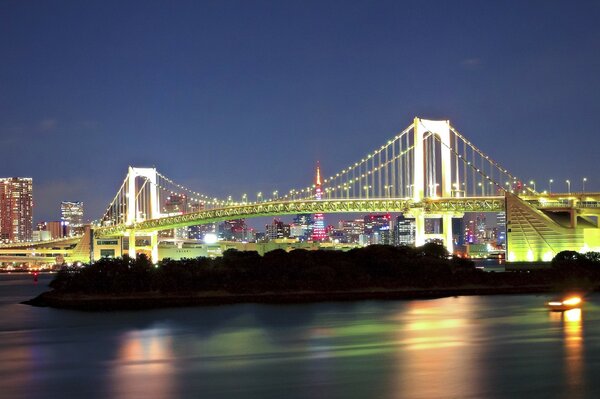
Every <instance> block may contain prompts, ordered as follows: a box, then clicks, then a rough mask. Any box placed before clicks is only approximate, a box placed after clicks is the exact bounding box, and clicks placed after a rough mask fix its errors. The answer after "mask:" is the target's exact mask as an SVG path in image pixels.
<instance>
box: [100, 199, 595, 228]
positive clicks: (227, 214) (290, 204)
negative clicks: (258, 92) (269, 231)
mask: <svg viewBox="0 0 600 399" xmlns="http://www.w3.org/2000/svg"><path fill="white" fill-rule="evenodd" d="M519 197H520V198H521V199H523V200H524V201H526V202H528V203H529V204H531V205H533V206H534V207H535V208H537V209H542V210H553V211H559V210H573V209H579V210H581V209H585V213H586V214H588V215H600V193H585V194H583V193H577V194H576V193H570V194H565V193H556V194H540V195H537V196H532V195H527V196H523V195H521V196H519ZM504 210H505V197H504V196H493V197H492V196H482V197H453V198H425V199H424V200H423V201H420V202H414V201H413V200H412V199H411V198H358V199H321V200H292V201H269V202H259V203H248V204H243V205H235V206H228V207H223V208H213V209H207V210H203V211H200V212H194V213H187V214H183V215H176V216H166V217H162V218H158V219H150V220H144V221H140V222H137V223H134V224H132V225H125V224H119V225H115V226H103V227H96V228H95V229H94V237H96V238H101V237H111V236H118V235H123V234H126V233H128V232H131V231H135V232H140V233H143V232H153V231H157V230H167V229H172V228H177V227H185V226H194V225H201V224H209V223H215V222H222V221H225V220H231V219H242V218H256V217H270V216H281V215H295V214H299V213H309V214H314V213H378V212H402V213H404V214H406V215H408V216H410V215H411V213H412V212H424V213H425V214H426V215H428V216H429V217H437V216H439V215H447V214H454V215H460V214H462V213H465V212H502V211H504Z"/></svg>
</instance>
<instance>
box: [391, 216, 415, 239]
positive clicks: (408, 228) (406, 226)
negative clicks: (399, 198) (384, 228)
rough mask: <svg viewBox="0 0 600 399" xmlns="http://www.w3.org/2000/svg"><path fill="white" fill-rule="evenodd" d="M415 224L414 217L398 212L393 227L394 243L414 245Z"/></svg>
mask: <svg viewBox="0 0 600 399" xmlns="http://www.w3.org/2000/svg"><path fill="white" fill-rule="evenodd" d="M416 234H417V225H416V222H415V219H411V218H407V217H405V216H404V215H402V214H400V215H398V216H397V217H396V226H395V228H394V244H395V245H415V237H416Z"/></svg>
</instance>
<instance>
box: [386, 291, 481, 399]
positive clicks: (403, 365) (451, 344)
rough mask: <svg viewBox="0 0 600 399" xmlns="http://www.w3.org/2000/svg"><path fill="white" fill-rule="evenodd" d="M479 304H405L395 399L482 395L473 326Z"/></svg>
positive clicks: (451, 301) (450, 301)
mask: <svg viewBox="0 0 600 399" xmlns="http://www.w3.org/2000/svg"><path fill="white" fill-rule="evenodd" d="M476 308H477V299H474V298H473V297H461V298H446V299H440V300H435V301H414V302H410V303H409V308H408V311H407V312H406V314H403V315H399V316H398V319H399V320H400V321H404V322H405V324H404V326H403V328H400V329H399V331H398V334H397V339H398V340H399V341H400V342H401V343H402V344H403V346H404V348H403V349H404V350H398V351H396V356H397V363H398V367H397V374H398V377H397V380H396V382H397V385H396V387H395V388H394V389H393V391H394V392H397V393H398V394H399V395H400V396H399V397H419V398H440V397H452V396H455V395H456V397H469V396H473V397H476V396H477V394H478V393H480V392H481V387H480V386H479V384H480V383H481V382H482V375H481V373H482V370H483V368H482V367H480V363H481V360H480V359H479V356H480V351H479V350H478V345H477V341H478V337H479V335H480V334H481V331H480V329H479V327H480V326H479V325H478V324H477V323H474V322H473V313H474V312H475V311H476Z"/></svg>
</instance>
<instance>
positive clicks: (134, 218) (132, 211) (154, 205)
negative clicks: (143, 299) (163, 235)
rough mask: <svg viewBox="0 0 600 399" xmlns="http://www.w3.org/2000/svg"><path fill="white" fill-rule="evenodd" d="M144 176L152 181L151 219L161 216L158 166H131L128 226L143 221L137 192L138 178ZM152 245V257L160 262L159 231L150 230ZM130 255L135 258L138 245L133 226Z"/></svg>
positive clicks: (128, 180) (153, 260)
mask: <svg viewBox="0 0 600 399" xmlns="http://www.w3.org/2000/svg"><path fill="white" fill-rule="evenodd" d="M138 177H143V178H145V179H146V180H147V181H148V183H150V186H149V187H150V209H149V217H150V219H156V218H159V217H160V212H159V203H158V202H159V200H158V190H157V185H156V184H157V174H156V168H135V167H132V166H130V167H129V173H128V174H127V194H126V204H127V219H126V222H125V224H126V225H127V226H132V225H133V224H134V223H136V222H138V221H142V220H143V219H144V218H142V215H141V212H140V209H138V208H139V207H138V201H137V198H136V197H137V194H136V184H135V182H136V178H138ZM150 246H151V258H152V262H154V263H156V262H158V232H157V231H152V232H150ZM128 253H129V256H130V257H132V258H135V256H136V247H135V229H133V228H131V229H130V230H129V248H128Z"/></svg>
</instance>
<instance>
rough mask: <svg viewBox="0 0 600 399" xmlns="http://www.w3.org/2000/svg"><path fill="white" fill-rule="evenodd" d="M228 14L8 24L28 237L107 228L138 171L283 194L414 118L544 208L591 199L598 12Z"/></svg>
mask: <svg viewBox="0 0 600 399" xmlns="http://www.w3.org/2000/svg"><path fill="white" fill-rule="evenodd" d="M227 4H228V5H227V6H217V5H211V4H199V3H196V2H180V3H178V4H177V6H174V7H173V6H169V5H168V4H167V3H162V2H156V3H151V4H148V5H147V6H145V7H144V8H143V9H142V8H139V7H138V6H137V4H136V3H134V2H103V3H97V4H90V5H89V6H88V7H85V8H83V7H79V6H78V5H77V3H76V2H62V3H58V4H47V3H45V2H28V3H26V4H25V3H20V2H11V3H7V4H4V5H3V6H2V7H3V12H2V13H1V14H0V21H1V23H0V26H2V32H3V35H1V36H0V37H1V38H0V51H2V54H4V55H5V57H4V58H5V62H3V64H2V65H1V66H0V84H2V87H3V91H2V92H1V93H0V104H2V107H1V108H0V109H1V111H0V156H2V158H3V160H4V162H3V166H4V168H3V175H4V176H23V177H33V181H34V182H35V183H34V198H35V207H34V211H33V212H34V221H41V220H56V219H57V208H58V206H59V204H60V202H61V201H65V200H73V199H76V200H81V201H83V202H85V203H86V219H94V218H97V217H100V216H101V215H102V212H103V211H104V209H105V206H106V205H107V203H108V202H109V201H110V200H111V198H112V195H114V192H115V190H116V189H118V185H119V183H120V181H121V179H122V178H123V176H124V175H125V173H126V170H127V166H128V165H134V166H152V165H155V166H156V167H158V168H159V169H161V170H163V171H164V172H165V173H167V174H168V175H169V176H173V177H174V178H176V179H177V181H180V182H182V183H184V184H186V185H187V186H189V187H192V188H194V189H196V190H198V191H201V192H206V193H210V194H213V195H215V196H220V197H224V196H227V195H233V196H236V197H237V198H240V197H241V196H242V194H244V193H246V194H247V195H248V197H254V196H255V195H256V193H258V192H271V191H273V190H280V191H281V192H284V191H285V190H287V189H289V188H292V187H298V186H304V185H306V184H307V182H310V181H311V180H312V178H313V176H312V174H313V170H314V169H313V167H314V164H315V163H316V161H320V162H321V166H322V168H323V170H324V175H329V173H328V172H331V173H334V172H335V171H338V170H340V169H342V168H344V167H346V166H347V165H348V164H349V163H351V162H354V161H355V160H356V159H358V158H360V157H361V156H364V155H365V154H366V153H368V151H370V150H371V149H373V148H376V147H377V146H379V145H381V144H383V143H385V142H386V141H387V140H388V139H389V138H390V137H392V136H393V135H394V134H396V133H397V132H398V131H400V130H401V129H403V128H404V127H406V126H407V125H408V124H410V122H411V120H412V118H413V117H414V116H421V117H424V118H431V119H449V120H450V121H451V123H452V124H453V125H454V126H456V127H457V128H458V129H459V130H460V131H461V132H464V133H465V134H466V135H468V136H469V138H470V139H471V140H472V141H473V142H476V143H477V144H478V146H479V147H480V148H482V149H483V150H484V151H486V152H487V153H489V154H490V155H491V156H492V157H493V158H494V159H495V160H497V161H498V162H500V163H501V164H502V165H503V166H504V167H506V168H508V169H510V170H511V171H512V172H513V173H515V174H516V175H517V176H519V177H521V178H522V179H523V180H524V181H529V180H534V181H535V182H536V185H537V189H538V191H541V190H543V189H545V188H546V187H547V186H548V185H549V179H553V180H554V183H553V189H554V190H555V191H559V190H560V191H567V184H566V180H567V179H568V180H569V181H570V184H569V186H572V187H571V188H572V189H573V191H577V190H579V187H581V186H582V185H583V181H582V179H583V178H584V177H587V178H588V179H589V182H587V186H586V187H587V189H589V190H594V189H596V191H597V188H598V182H596V181H595V179H594V178H593V176H588V175H587V173H585V172H584V171H589V172H593V170H594V169H593V161H594V159H595V153H594V148H595V147H597V145H598V144H600V138H599V135H598V134H597V128H596V124H595V121H594V120H593V116H594V115H595V113H594V111H595V109H596V108H597V104H598V100H599V98H598V96H599V94H598V93H600V91H599V90H598V88H599V85H600V80H599V77H598V76H597V74H596V73H595V71H596V69H597V68H596V67H597V65H598V63H599V62H600V55H599V54H600V53H599V52H598V51H597V50H598V43H599V41H598V38H599V36H600V29H599V28H598V27H597V26H596V24H595V22H594V18H595V15H598V5H596V4H593V3H577V4H575V5H571V4H547V3H544V5H545V7H543V8H541V7H538V4H541V3H536V2H528V3H527V4H522V3H521V2H506V3H499V4H485V5H480V4H478V3H477V2H465V3H461V4H453V5H452V7H450V5H440V4H437V3H435V4H434V3H428V4H423V5H420V8H419V9H418V10H417V9H414V8H413V6H411V5H410V4H406V3H392V2H381V3H377V4H370V3H366V2H342V3H338V2H327V3H321V2H319V3H317V2H313V3H311V2H309V3H305V4H303V5H302V6H301V5H290V4H279V3H276V2H273V3H269V2H265V3H261V4H260V6H255V5H252V4H246V3H244V2H231V3H227ZM467 10H468V12H467ZM465 15H468V16H469V17H468V18H466V17H465ZM374 21H377V24H374ZM454 21H459V22H460V23H455V22H454ZM575 21H577V22H575ZM534 44H535V46H534ZM573 130H575V132H576V134H578V137H579V140H580V142H581V143H585V144H586V145H585V146H583V145H580V146H578V147H577V148H575V147H573V144H572V140H573V139H572V138H573V135H574V132H573ZM274 148H275V150H274ZM291 154H295V155H296V156H292V155H291ZM557 159H559V160H560V162H556V160H557ZM266 160H268V161H266ZM590 174H591V173H590Z"/></svg>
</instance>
